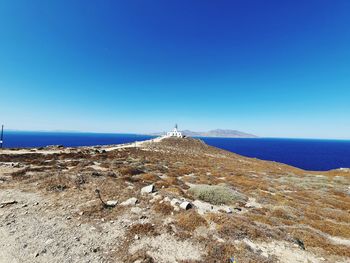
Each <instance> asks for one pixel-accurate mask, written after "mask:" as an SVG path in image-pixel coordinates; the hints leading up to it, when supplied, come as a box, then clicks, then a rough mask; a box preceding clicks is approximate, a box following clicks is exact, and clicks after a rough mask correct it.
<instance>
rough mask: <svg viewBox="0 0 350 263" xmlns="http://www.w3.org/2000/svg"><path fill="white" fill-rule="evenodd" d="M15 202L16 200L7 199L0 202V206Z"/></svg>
mask: <svg viewBox="0 0 350 263" xmlns="http://www.w3.org/2000/svg"><path fill="white" fill-rule="evenodd" d="M13 204H17V201H16V200H8V201H4V202H1V203H0V207H5V206H7V205H13Z"/></svg>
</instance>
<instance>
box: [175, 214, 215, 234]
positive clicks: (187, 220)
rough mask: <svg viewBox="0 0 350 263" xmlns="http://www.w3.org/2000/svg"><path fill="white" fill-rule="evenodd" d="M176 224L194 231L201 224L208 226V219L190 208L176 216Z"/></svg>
mask: <svg viewBox="0 0 350 263" xmlns="http://www.w3.org/2000/svg"><path fill="white" fill-rule="evenodd" d="M176 224H177V225H178V226H179V227H180V228H181V229H183V230H186V231H194V230H195V229H196V228H197V227H199V226H207V225H208V224H207V221H206V220H205V219H204V218H203V217H202V216H200V215H199V214H198V213H197V212H195V211H193V210H190V211H186V212H184V213H180V214H178V215H177V216H176Z"/></svg>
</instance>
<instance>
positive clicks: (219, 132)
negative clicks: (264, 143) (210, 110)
mask: <svg viewBox="0 0 350 263" xmlns="http://www.w3.org/2000/svg"><path fill="white" fill-rule="evenodd" d="M181 132H182V134H183V135H185V136H188V137H220V138H257V137H258V136H256V135H253V134H249V133H245V132H241V131H236V130H228V129H226V130H224V129H216V130H211V131H207V132H195V131H190V130H183V131H181ZM164 134H166V133H165V132H158V133H153V134H152V135H164Z"/></svg>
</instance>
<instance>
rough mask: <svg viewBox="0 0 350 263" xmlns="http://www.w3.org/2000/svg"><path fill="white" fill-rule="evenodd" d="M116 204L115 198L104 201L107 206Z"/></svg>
mask: <svg viewBox="0 0 350 263" xmlns="http://www.w3.org/2000/svg"><path fill="white" fill-rule="evenodd" d="M117 204H118V201H117V200H109V201H107V202H106V205H107V206H109V207H115V206H116V205H117Z"/></svg>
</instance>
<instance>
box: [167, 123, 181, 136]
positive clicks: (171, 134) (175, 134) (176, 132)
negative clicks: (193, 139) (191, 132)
mask: <svg viewBox="0 0 350 263" xmlns="http://www.w3.org/2000/svg"><path fill="white" fill-rule="evenodd" d="M167 136H168V137H178V138H182V137H183V136H182V133H181V132H179V131H178V130H177V124H176V125H175V127H174V129H173V130H172V131H170V132H167Z"/></svg>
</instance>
